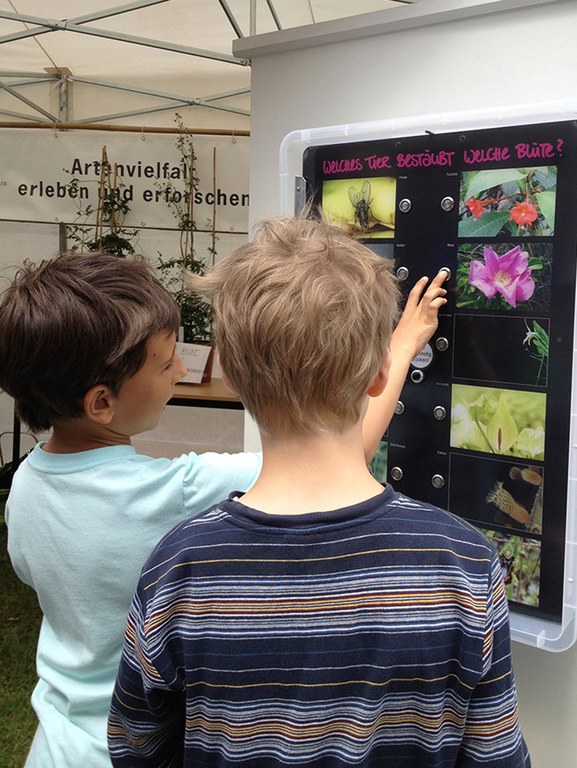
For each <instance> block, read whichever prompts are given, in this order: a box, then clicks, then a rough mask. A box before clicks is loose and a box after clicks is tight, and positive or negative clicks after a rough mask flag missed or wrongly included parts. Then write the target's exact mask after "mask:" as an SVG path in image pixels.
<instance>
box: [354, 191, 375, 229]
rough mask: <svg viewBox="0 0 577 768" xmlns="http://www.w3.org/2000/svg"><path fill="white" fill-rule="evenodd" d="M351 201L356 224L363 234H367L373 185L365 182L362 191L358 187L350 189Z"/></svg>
mask: <svg viewBox="0 0 577 768" xmlns="http://www.w3.org/2000/svg"><path fill="white" fill-rule="evenodd" d="M349 200H350V201H351V205H352V206H353V211H354V215H355V224H356V225H357V226H358V227H359V229H360V230H361V231H362V232H366V231H367V229H368V228H369V220H370V216H371V202H372V200H371V183H370V182H369V181H364V182H363V185H362V187H361V189H360V191H359V190H358V189H357V188H356V187H349Z"/></svg>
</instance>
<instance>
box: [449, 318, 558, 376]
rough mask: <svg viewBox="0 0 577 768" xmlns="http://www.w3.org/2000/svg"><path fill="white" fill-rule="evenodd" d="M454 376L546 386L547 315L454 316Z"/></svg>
mask: <svg viewBox="0 0 577 768" xmlns="http://www.w3.org/2000/svg"><path fill="white" fill-rule="evenodd" d="M454 339H455V340H454V345H453V349H454V352H453V377H454V378H456V379H468V380H469V381H486V382H490V383H493V384H519V385H522V386H532V387H546V386H547V382H548V363H549V320H548V318H541V317H540V318H533V317H506V318H504V317H503V316H499V315H472V314H467V315H456V316H455V336H454Z"/></svg>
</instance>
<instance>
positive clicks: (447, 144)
mask: <svg viewBox="0 0 577 768" xmlns="http://www.w3.org/2000/svg"><path fill="white" fill-rule="evenodd" d="M301 143H302V142H301ZM304 143H305V144H306V142H304ZM309 144H310V145H309V146H305V147H304V151H303V152H302V165H301V168H300V172H301V177H300V179H299V183H300V184H301V187H302V185H304V191H305V195H304V196H303V195H301V202H302V201H303V199H305V198H306V199H307V200H308V201H310V202H311V203H312V205H313V210H314V212H315V214H314V215H319V216H320V217H322V218H323V219H325V220H326V221H328V222H330V223H332V224H333V225H336V226H338V227H340V228H342V229H344V230H345V231H347V232H349V233H350V234H351V235H352V236H353V237H356V238H359V239H360V240H362V241H363V242H365V244H366V245H367V246H368V247H369V248H371V249H372V250H374V251H375V252H376V253H377V254H379V255H381V256H382V257H383V258H386V259H392V260H393V261H394V270H395V272H396V274H397V276H398V279H399V281H400V283H401V285H402V287H403V289H404V291H405V293H407V292H408V290H409V289H410V288H411V287H412V286H413V285H414V284H415V282H416V281H417V280H418V279H419V278H420V277H421V276H422V275H428V276H431V277H432V276H434V275H435V274H436V272H437V271H438V270H439V269H440V268H441V267H445V268H447V269H448V270H449V271H450V279H449V280H448V282H447V283H446V287H447V288H448V291H449V293H448V303H447V305H446V306H445V307H444V308H443V310H442V312H441V314H440V317H439V328H438V331H437V332H436V333H435V334H434V336H433V338H432V339H431V341H430V343H429V344H428V345H427V346H426V347H425V349H424V350H423V351H422V352H421V354H420V355H418V356H417V358H415V360H413V364H412V365H411V368H410V371H409V375H408V377H407V381H406V384H405V387H404V389H403V392H402V394H401V397H400V399H399V402H398V404H397V409H396V414H395V417H394V418H393V421H392V422H391V425H390V427H389V429H388V431H387V433H386V434H385V435H384V436H383V440H382V443H381V447H380V450H379V452H378V455H377V457H376V458H375V461H374V462H373V471H374V473H375V475H376V476H377V477H378V478H379V479H380V480H381V481H382V482H390V483H391V484H392V485H393V486H394V487H395V489H396V490H398V491H401V492H403V493H406V494H407V495H409V496H413V497H415V498H419V499H423V500H426V501H428V502H430V503H432V504H435V505H437V506H439V507H442V508H444V509H448V510H449V511H450V512H452V513H454V514H455V515H458V516H459V517H462V518H463V519H465V520H467V521H469V522H470V523H471V524H473V525H475V526H476V527H478V528H479V529H481V530H482V531H483V533H484V534H485V535H486V536H487V537H488V538H489V539H490V540H491V541H492V543H493V544H494V546H495V547H496V549H497V551H498V553H499V557H500V560H501V564H502V567H503V575H504V579H505V583H506V588H507V594H508V598H509V603H510V608H511V613H512V626H513V628H514V630H515V627H516V628H517V637H518V639H522V640H524V641H526V642H530V643H534V644H537V645H540V646H542V647H548V645H550V646H551V649H552V650H559V649H561V648H560V647H556V644H557V645H558V646H561V645H563V646H567V645H569V644H571V642H572V641H573V640H574V628H572V627H568V625H569V624H574V610H573V609H572V608H571V601H572V599H573V598H572V596H571V594H570V590H571V588H570V586H569V585H570V584H571V583H572V581H573V579H572V577H571V575H570V570H571V568H572V564H571V563H568V562H567V558H568V549H567V547H566V543H567V537H568V536H569V535H570V531H571V529H572V525H573V523H572V517H573V512H572V510H571V509H570V505H569V501H570V499H569V489H570V483H569V476H570V453H571V451H570V428H571V406H572V397H573V394H572V386H573V385H572V376H573V356H574V355H573V349H574V316H575V278H576V256H577V251H576V243H577V122H575V121H553V122H541V123H535V124H529V125H514V126H505V127H499V128H482V129H478V130H465V131H456V132H451V133H433V132H428V133H423V134H421V135H412V136H406V137H398V136H397V137H389V138H383V139H374V138H371V139H367V140H362V139H361V140H359V141H353V140H351V138H350V137H348V138H347V139H346V140H343V141H342V142H339V141H338V132H337V134H336V136H335V138H334V139H333V140H332V141H326V142H323V143H315V142H310V143H309ZM297 207H298V206H297ZM543 627H545V629H543ZM563 635H564V636H565V637H564V639H563V640H561V641H560V640H559V638H560V637H561V636H563ZM513 636H515V631H514V632H513ZM568 638H569V639H568Z"/></svg>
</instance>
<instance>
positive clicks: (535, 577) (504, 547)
mask: <svg viewBox="0 0 577 768" xmlns="http://www.w3.org/2000/svg"><path fill="white" fill-rule="evenodd" d="M480 530H481V533H483V534H484V535H485V536H486V538H487V539H489V541H490V542H491V544H492V545H493V546H494V547H495V549H496V550H497V554H498V555H499V560H500V562H501V568H502V569H503V580H504V582H505V589H506V591H507V599H508V600H512V601H513V602H515V603H519V604H521V605H531V606H533V607H535V608H538V607H539V603H540V592H539V586H540V580H541V543H540V542H539V541H535V540H533V539H524V538H521V536H508V535H507V534H504V533H500V532H497V531H491V530H484V529H483V528H481V529H480Z"/></svg>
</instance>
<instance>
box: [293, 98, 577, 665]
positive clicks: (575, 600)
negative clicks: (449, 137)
mask: <svg viewBox="0 0 577 768" xmlns="http://www.w3.org/2000/svg"><path fill="white" fill-rule="evenodd" d="M571 120H577V100H569V99H568V100H563V101H557V102H546V103H542V104H531V105H516V106H511V107H507V108H502V109H498V110H495V109H483V110H474V111H467V112H452V113H442V114H430V115H420V116H414V117H403V118H395V119H387V120H377V121H370V122H360V123H349V124H343V125H332V126H325V127H318V128H308V129H302V130H293V131H291V132H290V133H288V134H287V135H286V136H285V138H284V139H283V141H282V143H281V146H280V151H279V152H280V157H279V168H280V214H281V215H285V216H291V215H294V214H295V213H298V212H299V209H300V206H301V204H302V202H304V195H305V190H304V187H303V180H302V169H303V155H304V152H305V150H307V149H308V148H310V147H314V146H325V145H330V144H343V143H346V142H362V141H368V140H378V139H391V138H403V137H411V136H421V135H424V134H425V133H427V132H430V133H434V134H443V133H453V132H457V131H465V130H481V129H487V128H499V127H505V126H515V125H531V124H537V123H551V122H557V121H571ZM576 214H577V212H576ZM575 289H576V291H577V284H576V286H575ZM575 307H576V311H575V314H574V319H573V323H574V326H573V360H572V373H571V415H570V428H569V429H570V432H569V457H568V467H569V472H568V478H567V513H566V533H565V563H564V577H563V608H562V616H561V621H560V622H553V621H547V620H544V619H541V618H536V617H531V616H526V615H524V614H520V613H517V612H515V611H511V617H510V624H511V637H512V639H513V640H516V641H518V642H521V643H524V644H527V645H532V646H535V647H536V648H541V649H544V650H548V651H556V652H559V651H564V650H567V649H568V648H570V647H571V646H572V645H573V644H574V643H575V641H576V640H577V595H576V589H575V580H576V577H577V514H576V511H577V342H576V340H577V301H576V302H575Z"/></svg>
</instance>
